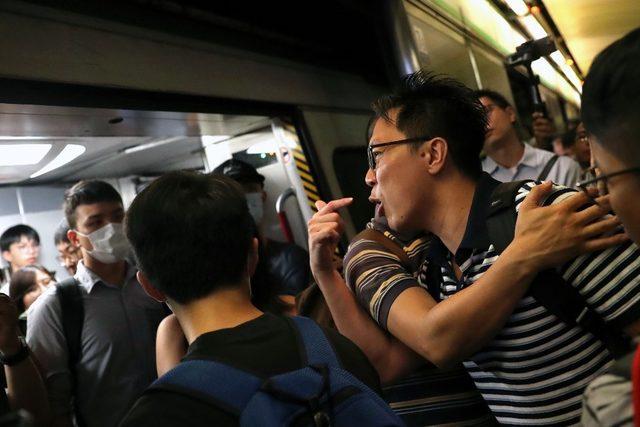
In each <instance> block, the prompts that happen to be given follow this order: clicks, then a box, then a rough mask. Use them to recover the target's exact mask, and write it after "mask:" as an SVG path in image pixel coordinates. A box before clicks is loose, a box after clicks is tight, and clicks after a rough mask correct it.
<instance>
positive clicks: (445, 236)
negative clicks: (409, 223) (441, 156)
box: [424, 174, 477, 254]
mask: <svg viewBox="0 0 640 427" xmlns="http://www.w3.org/2000/svg"><path fill="white" fill-rule="evenodd" d="M476 187H477V182H475V181H474V180H472V179H471V178H468V177H466V176H464V175H461V174H455V176H453V177H451V178H448V179H446V182H443V185H441V186H440V188H438V189H437V190H436V191H434V192H433V198H432V199H431V200H433V201H434V202H433V203H432V204H431V208H430V210H431V212H432V214H430V215H429V216H427V217H426V218H427V219H426V222H425V226H424V230H425V231H428V232H431V233H433V234H435V235H436V236H437V237H438V238H440V240H441V241H442V243H443V244H444V245H445V246H446V247H447V249H449V251H450V252H451V253H453V254H455V253H456V251H457V250H458V247H459V246H460V243H461V242H462V238H463V237H464V232H465V231H466V228H467V221H468V219H469V213H470V212H471V204H472V203H473V195H474V194H475V191H476Z"/></svg>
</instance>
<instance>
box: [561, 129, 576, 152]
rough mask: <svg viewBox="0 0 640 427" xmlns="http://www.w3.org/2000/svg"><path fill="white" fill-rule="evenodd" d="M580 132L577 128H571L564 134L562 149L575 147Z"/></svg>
mask: <svg viewBox="0 0 640 427" xmlns="http://www.w3.org/2000/svg"><path fill="white" fill-rule="evenodd" d="M577 134H578V132H577V129H576V128H570V129H569V130H568V131H566V132H565V133H563V134H562V136H561V137H560V139H561V141H562V148H564V149H565V150H567V149H569V148H571V147H573V146H574V145H575V144H576V136H577Z"/></svg>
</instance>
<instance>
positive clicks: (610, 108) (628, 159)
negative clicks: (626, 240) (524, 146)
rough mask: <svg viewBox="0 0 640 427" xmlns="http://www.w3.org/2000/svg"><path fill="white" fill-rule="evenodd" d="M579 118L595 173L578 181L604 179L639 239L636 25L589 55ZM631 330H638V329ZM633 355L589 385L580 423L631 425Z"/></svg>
mask: <svg viewBox="0 0 640 427" xmlns="http://www.w3.org/2000/svg"><path fill="white" fill-rule="evenodd" d="M582 120H583V122H584V125H585V127H586V129H587V130H588V131H589V132H590V133H591V135H592V138H591V141H592V142H591V150H592V153H593V157H594V160H595V163H596V165H597V167H598V169H599V172H600V174H599V175H598V176H597V177H596V178H593V179H590V180H587V181H584V182H580V183H579V187H580V188H587V187H589V186H593V185H595V184H606V185H600V186H599V188H602V187H606V188H607V189H608V191H609V194H610V197H611V206H612V208H613V210H614V211H615V213H616V214H617V215H618V217H619V218H620V219H621V221H622V225H623V226H624V228H625V230H626V232H627V233H628V234H629V236H630V237H631V239H633V240H634V241H635V242H636V243H640V199H639V198H638V195H639V194H640V28H639V29H636V30H634V31H632V32H630V33H629V34H627V35H626V36H624V37H623V38H621V39H620V40H617V41H616V42H614V43H613V44H611V45H610V46H609V47H607V48H606V49H605V50H603V51H602V52H601V53H600V54H599V55H598V56H597V57H596V58H595V59H594V61H593V63H592V65H591V68H590V70H589V74H588V75H587V77H586V79H585V82H584V86H583V87H582ZM634 280H637V278H634ZM635 332H636V336H637V334H638V332H639V331H635ZM637 358H638V356H636V359H637ZM632 360H633V358H632V355H630V356H629V357H627V358H626V359H622V360H620V361H619V362H618V363H617V364H616V366H615V367H614V369H612V371H611V372H610V373H609V374H607V375H603V376H602V377H600V378H598V379H597V380H595V381H594V382H593V383H592V384H591V385H590V386H589V388H588V389H587V392H586V393H585V409H584V412H583V418H582V422H583V423H584V424H585V425H587V426H589V425H614V424H615V425H633V417H634V413H633V406H632V403H631V365H632ZM635 369H638V368H637V367H636V368H635ZM636 374H640V372H634V375H636ZM634 392H635V390H634ZM635 416H636V419H637V417H638V414H635Z"/></svg>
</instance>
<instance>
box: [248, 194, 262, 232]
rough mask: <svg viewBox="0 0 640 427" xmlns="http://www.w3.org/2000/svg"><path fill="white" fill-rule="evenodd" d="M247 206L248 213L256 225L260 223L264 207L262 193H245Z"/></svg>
mask: <svg viewBox="0 0 640 427" xmlns="http://www.w3.org/2000/svg"><path fill="white" fill-rule="evenodd" d="M245 197H246V198H247V206H249V213H250V214H251V216H252V217H253V220H254V221H255V222H256V225H257V226H260V224H261V223H262V218H263V217H264V207H263V203H262V193H246V194H245Z"/></svg>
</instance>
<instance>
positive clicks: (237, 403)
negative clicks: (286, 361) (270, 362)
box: [149, 360, 263, 416]
mask: <svg viewBox="0 0 640 427" xmlns="http://www.w3.org/2000/svg"><path fill="white" fill-rule="evenodd" d="M262 383H263V379H261V378H259V377H257V376H255V375H252V374H250V373H248V372H244V371H242V370H240V369H236V368H234V367H232V366H229V365H226V364H224V363H219V362H215V361H213V360H187V361H185V362H181V363H180V364H178V366H176V367H175V368H173V369H172V370H170V371H169V372H167V373H166V374H164V375H163V376H161V377H160V378H158V379H157V380H155V381H154V382H153V384H151V386H150V387H149V390H154V389H156V390H158V389H161V390H169V391H172V392H177V393H180V394H186V395H188V396H192V397H195V398H198V399H200V400H203V401H205V402H207V403H211V404H213V405H214V406H216V407H219V408H220V409H223V410H225V411H227V412H230V413H232V414H234V415H237V416H240V414H241V413H242V410H243V409H244V408H245V406H247V404H248V403H249V400H251V397H252V396H253V395H254V394H255V393H256V392H257V391H258V389H259V388H260V387H261V385H262Z"/></svg>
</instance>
